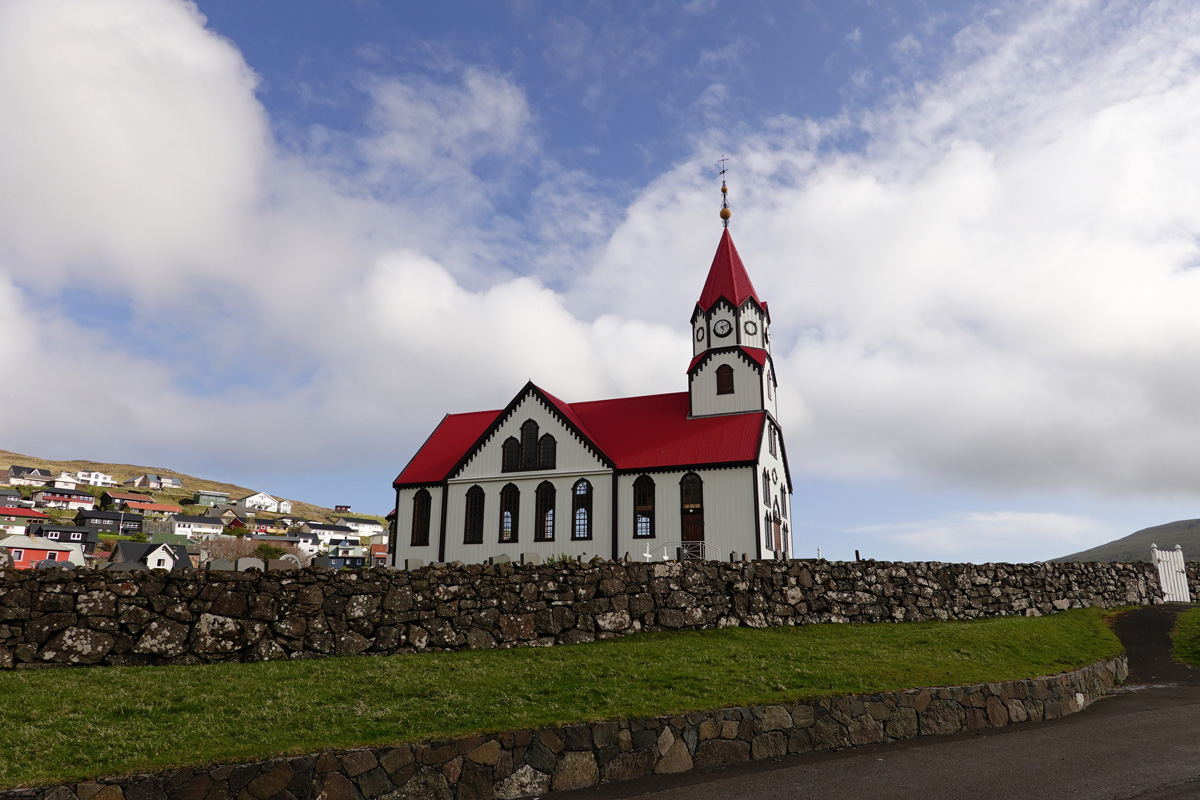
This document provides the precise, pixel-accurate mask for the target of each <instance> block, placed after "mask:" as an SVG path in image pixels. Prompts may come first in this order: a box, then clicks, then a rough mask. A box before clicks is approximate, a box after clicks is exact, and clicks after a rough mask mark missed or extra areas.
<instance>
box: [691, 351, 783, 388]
mask: <svg viewBox="0 0 1200 800" xmlns="http://www.w3.org/2000/svg"><path fill="white" fill-rule="evenodd" d="M746 348H747V345H743V344H732V345H726V346H725V347H712V348H709V349H708V350H706V351H705V352H704V355H702V356H701V357H700V360H699V361H697V362H696V363H695V364H693V365H692V368H691V369H689V370H688V379H689V381H690V379H691V377H692V376H693V375H694V374H695V373H696V372H699V371H700V368H701V367H703V366H704V365H705V364H706V363H708V360H709V359H710V358H712V357H713V356H714V355H719V354H720V353H731V352H736V353H737V354H738V355H739V356H740V357H741V359H742V360H743V361H745V362H746V363H747V364H749V365H750V366H752V367H753V368H754V369H756V370H758V371H759V372H762V371H763V365H762V364H759V363H758V362H757V361H755V360H754V359H753V358H751V357H750V355H749V353H747V352H746ZM750 349H753V350H763V348H761V347H754V348H750ZM763 352H764V353H766V354H767V362H768V363H770V365H771V371H772V372H774V371H775V360H774V359H772V358H771V352H770V351H769V350H763ZM689 385H690V384H689ZM776 386H778V384H776Z"/></svg>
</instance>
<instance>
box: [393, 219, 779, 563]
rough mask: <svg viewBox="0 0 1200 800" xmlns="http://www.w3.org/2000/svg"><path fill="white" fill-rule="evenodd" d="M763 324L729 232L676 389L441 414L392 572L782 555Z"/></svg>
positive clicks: (404, 508) (772, 379)
mask: <svg viewBox="0 0 1200 800" xmlns="http://www.w3.org/2000/svg"><path fill="white" fill-rule="evenodd" d="M770 323H771V315H770V312H769V310H768V307H767V303H766V302H765V301H764V300H763V299H762V298H761V297H760V296H759V294H758V292H757V291H756V289H755V288H754V285H753V284H752V283H751V281H750V276H749V274H748V273H747V271H746V268H745V266H744V265H743V263H742V259H741V257H740V255H739V254H738V252H737V249H736V248H735V247H734V244H733V239H732V237H731V236H730V233H729V229H728V228H726V229H725V230H724V232H723V234H722V236H721V239H720V242H719V244H718V245H717V251H716V254H715V256H714V258H713V261H712V265H711V267H710V268H709V271H708V276H707V278H706V280H705V282H704V285H703V288H702V289H701V291H700V295H699V298H698V300H697V301H696V303H695V305H694V307H693V309H692V312H691V316H690V318H689V325H688V328H689V333H690V336H691V340H692V358H691V362H690V363H688V364H681V365H680V371H681V372H684V373H685V374H686V376H687V390H686V391H682V392H675V393H671V394H658V395H648V396H641V397H622V398H615V399H610V400H597V401H588V402H574V403H569V402H566V401H564V400H561V399H559V398H557V397H555V396H554V395H552V394H550V393H549V392H547V391H546V390H545V389H543V388H542V387H540V386H536V385H534V384H533V383H532V382H530V383H527V384H526V385H525V386H524V387H523V388H522V389H521V390H520V391H519V392H517V394H516V396H515V397H513V398H512V400H511V401H510V402H509V403H508V405H507V406H505V407H504V408H501V409H496V410H491V411H476V412H469V413H456V414H447V415H446V416H445V417H444V418H443V419H442V421H441V422H440V423H439V424H438V425H437V427H436V428H435V429H434V430H433V432H432V433H431V434H430V436H429V438H428V439H427V440H426V442H425V444H424V445H422V446H421V448H420V449H419V450H418V451H417V452H416V454H415V455H413V456H412V458H411V459H410V460H409V462H408V464H407V465H406V466H405V467H404V469H402V470H401V471H400V474H399V475H398V476H397V478H396V480H395V481H394V484H393V485H394V488H395V491H396V507H395V512H396V533H395V535H394V537H393V540H392V542H391V547H390V550H391V553H392V564H393V565H395V566H403V565H404V564H405V562H406V561H407V560H409V559H419V560H421V561H426V562H430V561H438V562H445V561H455V560H458V561H464V562H468V563H480V562H484V561H487V560H488V559H489V558H492V557H495V556H502V555H507V556H509V557H511V558H516V557H518V556H519V555H521V554H523V553H527V552H528V553H531V554H533V555H536V556H538V557H540V558H543V559H544V558H547V557H550V556H555V555H559V554H565V555H567V556H570V557H583V558H588V557H591V556H595V555H599V556H602V557H605V558H612V559H617V558H620V557H621V556H623V555H624V554H629V555H630V556H632V557H634V558H648V559H661V558H676V557H678V556H679V555H682V556H683V557H684V558H708V559H718V558H719V559H726V558H729V557H730V556H731V555H732V556H735V557H741V555H742V554H745V555H747V556H748V557H749V558H784V557H788V556H789V555H790V552H791V535H790V531H789V523H788V519H789V516H790V511H791V509H790V505H791V503H790V495H791V486H792V484H791V476H790V473H789V471H788V465H787V454H786V448H785V447H784V442H783V433H782V429H781V427H780V424H779V418H778V410H777V397H778V386H777V382H776V373H775V364H774V362H773V360H772V358H771V344H770V336H769V326H770Z"/></svg>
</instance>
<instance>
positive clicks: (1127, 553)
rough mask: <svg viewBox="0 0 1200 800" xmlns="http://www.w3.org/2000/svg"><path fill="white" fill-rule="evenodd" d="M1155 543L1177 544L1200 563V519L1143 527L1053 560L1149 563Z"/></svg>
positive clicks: (1168, 546)
mask: <svg viewBox="0 0 1200 800" xmlns="http://www.w3.org/2000/svg"><path fill="white" fill-rule="evenodd" d="M1151 544H1157V545H1158V548H1159V549H1160V550H1173V549H1174V548H1175V545H1179V546H1181V547H1182V548H1183V557H1184V558H1185V559H1187V560H1188V561H1200V519H1184V520H1179V521H1178V522H1168V523H1167V524H1166V525H1155V526H1154V527H1153V528H1143V529H1142V530H1140V531H1137V532H1136V533H1131V534H1129V535H1128V536H1125V537H1123V538H1121V539H1114V540H1113V541H1111V542H1109V543H1107V544H1102V545H1099V546H1098V547H1093V548H1091V549H1089V550H1083V551H1080V552H1078V553H1072V554H1071V555H1069V556H1060V557H1059V558H1055V559H1051V561H1053V562H1063V561H1127V562H1128V561H1149V560H1150V545H1151Z"/></svg>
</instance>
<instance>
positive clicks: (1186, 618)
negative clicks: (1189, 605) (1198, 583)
mask: <svg viewBox="0 0 1200 800" xmlns="http://www.w3.org/2000/svg"><path fill="white" fill-rule="evenodd" d="M1171 640H1172V642H1174V652H1173V655H1174V656H1175V660H1176V661H1182V662H1183V663H1185V664H1191V665H1192V666H1193V667H1200V608H1193V609H1191V610H1190V611H1185V612H1183V613H1182V614H1180V615H1179V618H1178V619H1177V620H1176V621H1175V630H1173V631H1171Z"/></svg>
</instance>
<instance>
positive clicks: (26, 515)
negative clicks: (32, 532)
mask: <svg viewBox="0 0 1200 800" xmlns="http://www.w3.org/2000/svg"><path fill="white" fill-rule="evenodd" d="M50 521H51V520H50V517H49V515H47V514H43V513H42V512H41V511H35V510H34V509H32V508H0V533H7V534H17V535H20V534H23V533H25V530H26V529H27V528H28V526H29V525H32V524H34V523H38V522H50Z"/></svg>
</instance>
